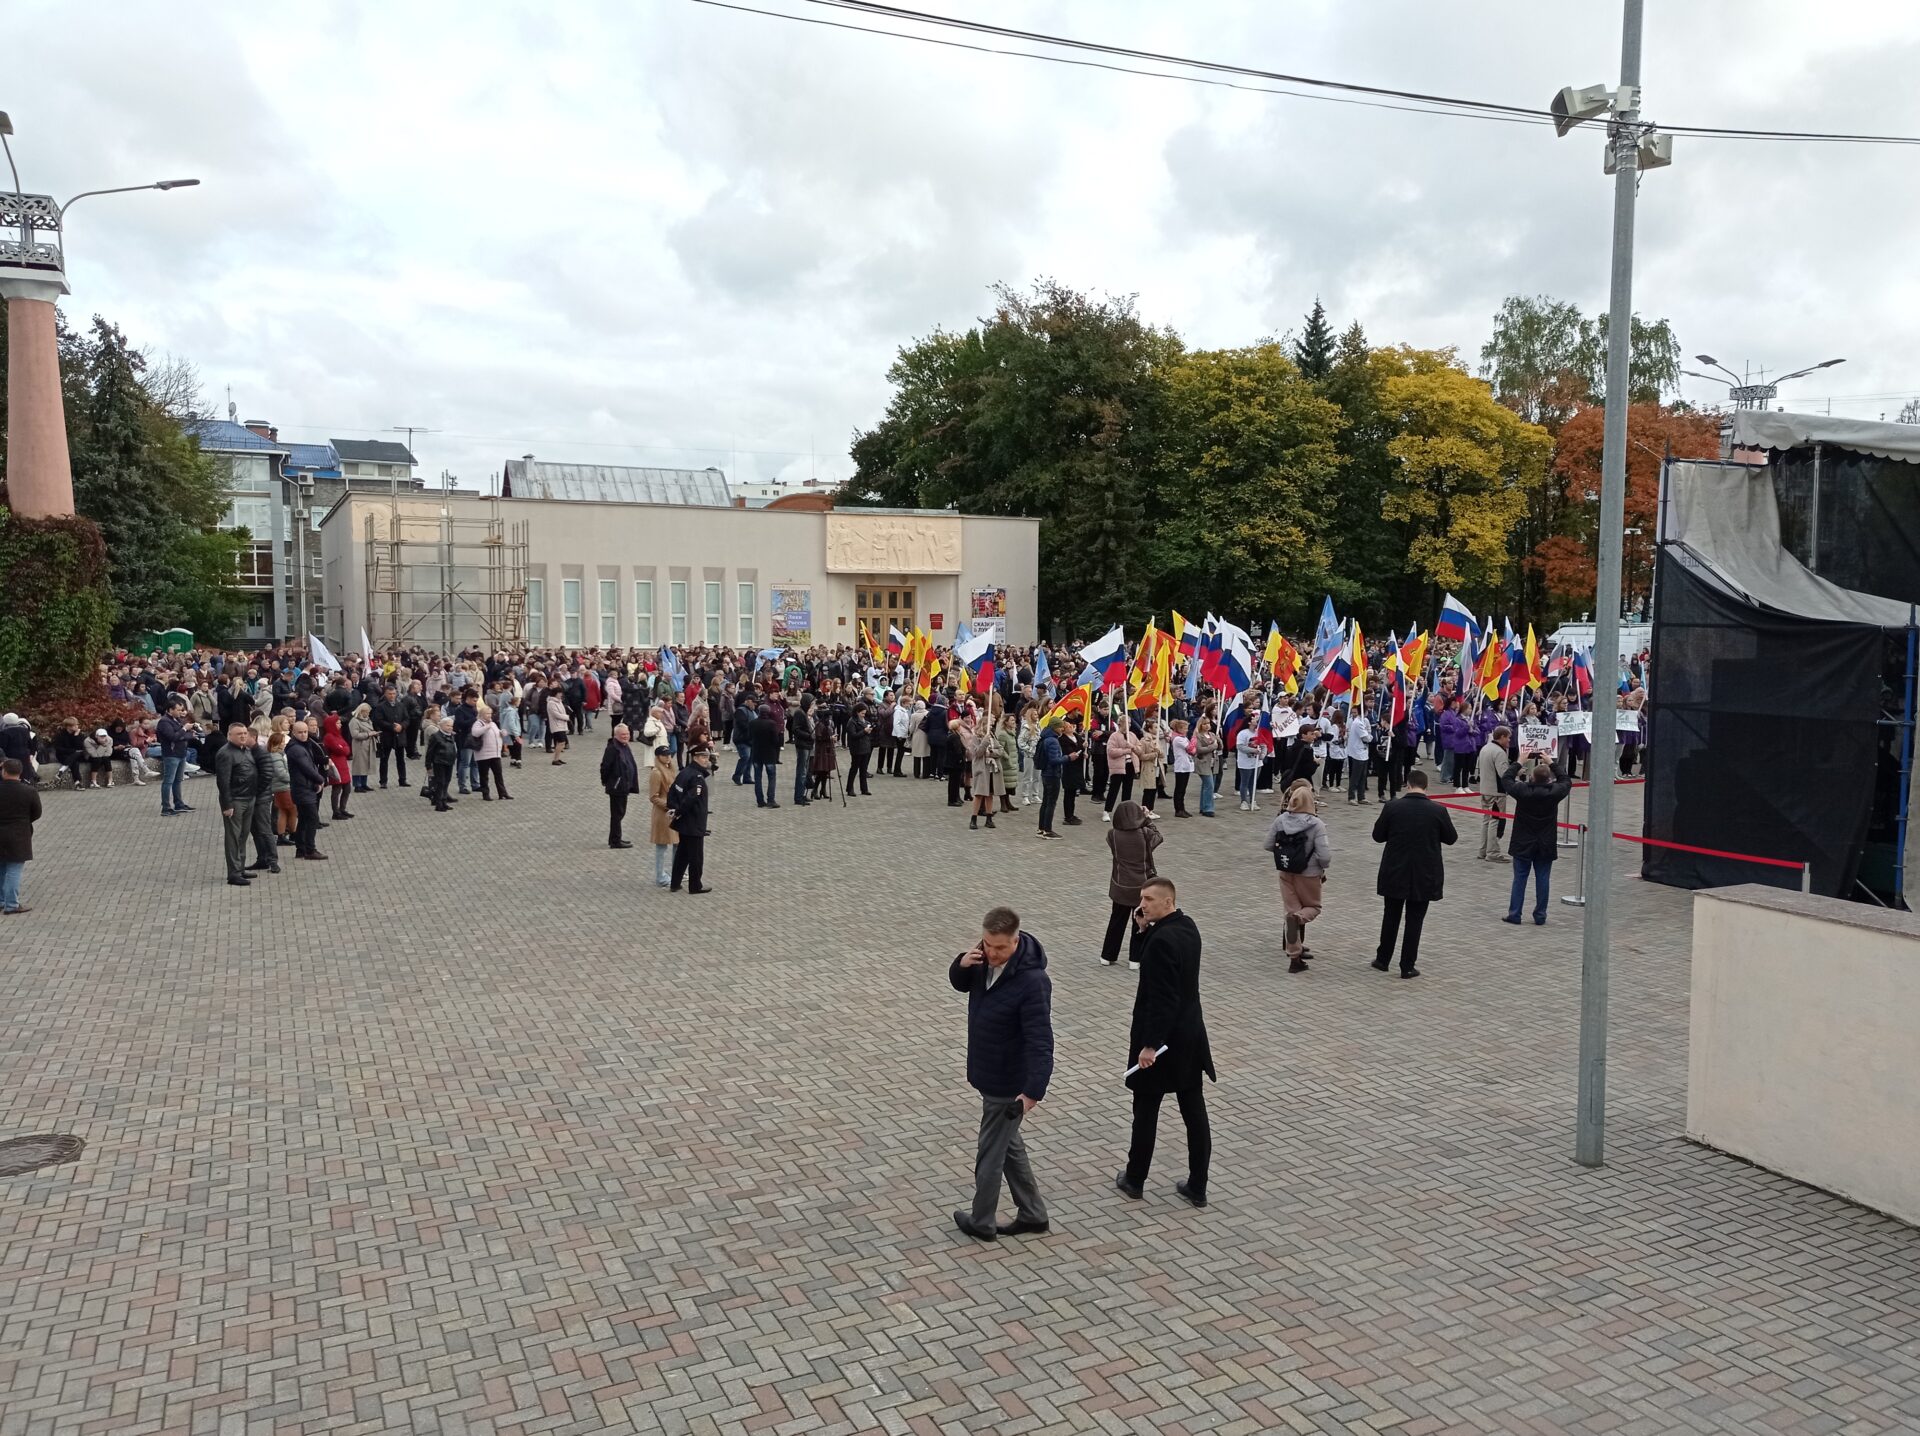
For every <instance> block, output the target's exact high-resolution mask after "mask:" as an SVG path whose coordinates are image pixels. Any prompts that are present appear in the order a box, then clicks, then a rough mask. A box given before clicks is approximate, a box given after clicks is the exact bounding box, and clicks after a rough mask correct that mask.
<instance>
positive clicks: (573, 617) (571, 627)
mask: <svg viewBox="0 0 1920 1436" xmlns="http://www.w3.org/2000/svg"><path fill="white" fill-rule="evenodd" d="M560 641H561V642H562V643H564V644H566V645H567V647H569V648H578V647H579V646H580V580H579V579H577V578H563V579H561V580H560Z"/></svg>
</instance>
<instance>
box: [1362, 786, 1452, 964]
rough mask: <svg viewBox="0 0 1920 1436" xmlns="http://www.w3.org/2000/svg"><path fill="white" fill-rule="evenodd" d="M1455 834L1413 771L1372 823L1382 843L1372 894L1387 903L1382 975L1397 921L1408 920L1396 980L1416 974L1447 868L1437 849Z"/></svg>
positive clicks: (1377, 958)
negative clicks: (1403, 788) (1423, 939)
mask: <svg viewBox="0 0 1920 1436" xmlns="http://www.w3.org/2000/svg"><path fill="white" fill-rule="evenodd" d="M1457 837H1458V834H1456V833H1455V832H1454V830H1453V816H1452V814H1450V813H1448V812H1447V810H1446V809H1445V808H1443V807H1441V806H1440V805H1439V804H1438V803H1436V802H1434V801H1433V799H1431V798H1429V797H1428V796H1427V775H1426V774H1425V773H1423V772H1420V771H1419V770H1418V769H1416V770H1415V771H1413V772H1411V773H1409V774H1407V792H1406V796H1404V797H1400V798H1395V799H1393V801H1391V802H1390V803H1388V804H1387V805H1386V806H1385V807H1384V808H1382V809H1381V810H1380V816H1379V817H1378V818H1376V819H1374V823H1373V840H1374V841H1375V842H1376V843H1385V844H1386V847H1385V849H1384V850H1383V851H1382V852H1381V854H1380V877H1379V881H1378V882H1377V883H1376V884H1375V886H1374V891H1376V892H1378V893H1379V894H1380V896H1381V897H1383V898H1385V899H1386V911H1385V912H1384V913H1383V914H1382V915H1381V918H1380V946H1379V948H1378V949H1376V950H1375V952H1374V956H1373V965H1374V967H1375V968H1377V969H1378V970H1379V971H1381V972H1385V971H1386V970H1387V969H1388V968H1389V967H1391V966H1392V965H1393V945H1394V942H1395V940H1396V939H1397V938H1398V937H1399V935H1400V917H1401V914H1402V913H1403V912H1404V913H1405V915H1406V919H1407V940H1406V942H1405V944H1404V945H1403V946H1402V947H1401V949H1400V975H1401V976H1402V977H1418V976H1419V975H1420V968H1419V965H1418V964H1419V961H1420V929H1421V928H1422V927H1423V926H1424V925H1425V923H1426V921H1427V904H1428V903H1436V902H1439V901H1440V898H1441V895H1442V894H1441V888H1442V886H1443V884H1444V883H1445V881H1446V875H1447V873H1446V865H1445V863H1444V862H1443V861H1442V860H1441V856H1440V847H1441V845H1442V844H1443V843H1444V844H1452V843H1453V842H1454V841H1455V840H1456V838H1457Z"/></svg>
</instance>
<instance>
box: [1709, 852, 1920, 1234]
mask: <svg viewBox="0 0 1920 1436" xmlns="http://www.w3.org/2000/svg"><path fill="white" fill-rule="evenodd" d="M1687 1135H1688V1136H1689V1137H1691V1138H1692V1139H1693V1140H1695V1141H1697V1142H1704V1143H1706V1144H1707V1145H1708V1146H1711V1147H1717V1148H1719V1149H1720V1150H1722V1151H1726V1152H1731V1153H1734V1154H1735V1155H1737V1156H1741V1157H1745V1158H1746V1159H1748V1160H1749V1161H1752V1162H1756V1163H1758V1164H1759V1165H1761V1166H1763V1167H1767V1168H1770V1169H1772V1170H1773V1171H1776V1172H1780V1173H1782V1174H1783V1175H1786V1176H1789V1177H1794V1178H1796V1179H1798V1180H1800V1181H1803V1182H1807V1183H1809V1184H1811V1185H1813V1186H1816V1187H1823V1188H1825V1189H1826V1190H1827V1191H1830V1192H1833V1193H1835V1194H1836V1195H1838V1196H1842V1197H1846V1198H1847V1199H1848V1200H1850V1201H1855V1202H1859V1203H1860V1204H1861V1205H1863V1206H1868V1207H1873V1208H1875V1209H1876V1210H1879V1211H1883V1212H1886V1213H1888V1214H1889V1215H1892V1216H1896V1217H1898V1218H1900V1219H1901V1220H1902V1221H1906V1222H1911V1223H1913V1224H1915V1225H1920V916H1915V915H1914V914H1911V913H1901V912H1891V911H1888V910H1886V909H1884V908H1877V907H1871V906H1862V905H1860V904H1858V903H1848V902H1838V901H1835V900H1834V899H1832V898H1823V897H1813V896H1809V895H1807V894H1803V893H1797V892H1785V891H1782V890H1780V889H1778V888H1770V887H1751V886H1750V887H1736V888H1719V889H1715V890H1713V891H1709V892H1701V893H1698V894H1696V895H1695V897H1694V906H1693V997H1692V1014H1691V1030H1690V1051H1689V1071H1688V1080H1687Z"/></svg>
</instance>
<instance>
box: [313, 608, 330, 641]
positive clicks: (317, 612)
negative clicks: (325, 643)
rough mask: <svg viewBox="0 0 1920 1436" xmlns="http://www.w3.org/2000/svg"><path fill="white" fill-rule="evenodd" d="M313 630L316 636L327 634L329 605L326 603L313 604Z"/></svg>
mask: <svg viewBox="0 0 1920 1436" xmlns="http://www.w3.org/2000/svg"><path fill="white" fill-rule="evenodd" d="M313 631H314V634H315V636H316V637H319V638H325V637H326V636H327V606H326V605H325V604H324V603H316V604H315V605H314V606H313Z"/></svg>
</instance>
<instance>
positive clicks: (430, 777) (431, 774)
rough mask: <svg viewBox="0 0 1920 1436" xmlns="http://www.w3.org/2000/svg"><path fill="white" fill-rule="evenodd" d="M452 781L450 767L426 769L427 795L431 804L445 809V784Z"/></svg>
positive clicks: (442, 809) (443, 810)
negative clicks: (431, 801)
mask: <svg viewBox="0 0 1920 1436" xmlns="http://www.w3.org/2000/svg"><path fill="white" fill-rule="evenodd" d="M452 781H453V769H452V768H439V767H430V768H428V769H427V796H428V797H429V798H431V799H432V800H433V806H434V807H436V808H438V809H440V810H441V811H442V812H445V811H446V807H447V784H449V783H451V782H452Z"/></svg>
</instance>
